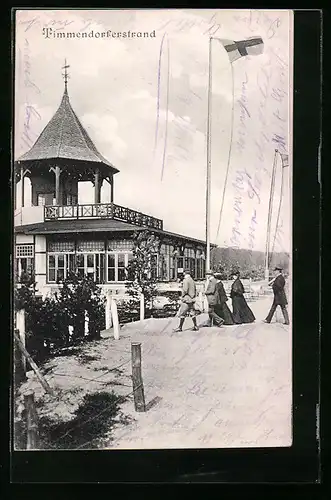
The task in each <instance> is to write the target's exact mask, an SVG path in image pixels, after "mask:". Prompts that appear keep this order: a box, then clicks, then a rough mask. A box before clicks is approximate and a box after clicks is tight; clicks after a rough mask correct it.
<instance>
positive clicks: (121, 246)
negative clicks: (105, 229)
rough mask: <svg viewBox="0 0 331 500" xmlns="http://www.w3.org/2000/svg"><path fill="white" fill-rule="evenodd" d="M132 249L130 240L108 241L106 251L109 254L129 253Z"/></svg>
mask: <svg viewBox="0 0 331 500" xmlns="http://www.w3.org/2000/svg"><path fill="white" fill-rule="evenodd" d="M132 249H133V241H132V240H109V241H107V250H108V251H109V252H125V251H126V252H131V251H132Z"/></svg>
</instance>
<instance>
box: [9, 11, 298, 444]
mask: <svg viewBox="0 0 331 500" xmlns="http://www.w3.org/2000/svg"><path fill="white" fill-rule="evenodd" d="M14 29H15V43H14V49H13V52H14V128H13V145H14V151H13V168H14V199H13V209H14V214H13V221H14V228H13V230H14V244H13V259H12V264H13V275H14V282H13V288H14V300H13V308H14V314H13V318H14V328H13V338H14V340H13V351H14V352H13V367H14V371H13V384H12V385H13V401H12V404H13V432H12V433H13V446H14V450H17V451H24V450H51V451H56V450H109V451H111V450H155V449H202V448H209V449H211V448H213V449H214V448H216V449H223V448H224V449H228V448H275V447H283V448H285V447H290V446H291V445H292V435H293V428H292V409H293V408H292V407H293V404H292V399H293V395H292V320H293V318H292V197H293V196H292V193H293V189H292V129H293V124H292V102H293V31H294V30H293V12H292V11H291V10H272V9H269V10H238V9H233V10H221V9H208V10H203V9H199V10H195V9H141V10H133V9H128V10H124V9H118V10H117V9H113V10H112V9H109V10H84V9H72V10H60V9H59V10H56V9H52V10H36V9H27V10H17V11H16V13H15V28H14Z"/></svg>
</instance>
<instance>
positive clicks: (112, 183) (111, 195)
mask: <svg viewBox="0 0 331 500" xmlns="http://www.w3.org/2000/svg"><path fill="white" fill-rule="evenodd" d="M110 202H111V203H113V202H114V176H113V175H112V176H111V177H110Z"/></svg>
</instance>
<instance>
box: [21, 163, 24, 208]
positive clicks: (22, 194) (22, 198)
mask: <svg viewBox="0 0 331 500" xmlns="http://www.w3.org/2000/svg"><path fill="white" fill-rule="evenodd" d="M21 207H22V208H23V207H24V169H23V165H21Z"/></svg>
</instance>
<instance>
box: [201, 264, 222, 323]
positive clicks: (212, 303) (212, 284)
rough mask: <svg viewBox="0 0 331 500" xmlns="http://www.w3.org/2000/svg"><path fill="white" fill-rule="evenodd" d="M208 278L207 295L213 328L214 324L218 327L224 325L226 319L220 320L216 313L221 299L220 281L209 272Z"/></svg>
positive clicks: (207, 273)
mask: <svg viewBox="0 0 331 500" xmlns="http://www.w3.org/2000/svg"><path fill="white" fill-rule="evenodd" d="M206 276H207V286H206V292H205V294H206V297H207V301H208V315H209V326H212V325H213V323H214V324H215V325H216V326H222V325H223V323H224V319H222V318H220V317H219V316H218V314H217V313H216V312H215V307H216V306H217V305H218V304H220V298H219V294H218V281H217V279H216V278H215V277H214V273H213V272H212V271H207V272H206Z"/></svg>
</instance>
